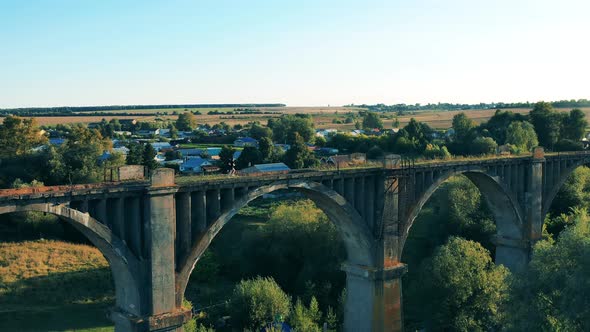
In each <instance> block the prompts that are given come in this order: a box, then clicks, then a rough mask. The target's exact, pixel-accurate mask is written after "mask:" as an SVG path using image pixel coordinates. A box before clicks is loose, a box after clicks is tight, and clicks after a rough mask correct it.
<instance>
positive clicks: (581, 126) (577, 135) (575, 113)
mask: <svg viewBox="0 0 590 332" xmlns="http://www.w3.org/2000/svg"><path fill="white" fill-rule="evenodd" d="M586 127H588V121H586V115H585V114H584V112H582V111H581V110H579V109H577V108H576V109H573V110H571V111H570V113H569V115H568V116H567V117H566V118H565V119H564V123H563V131H562V133H561V139H569V140H572V141H576V142H577V141H579V140H580V139H582V138H583V137H584V133H585V132H586Z"/></svg>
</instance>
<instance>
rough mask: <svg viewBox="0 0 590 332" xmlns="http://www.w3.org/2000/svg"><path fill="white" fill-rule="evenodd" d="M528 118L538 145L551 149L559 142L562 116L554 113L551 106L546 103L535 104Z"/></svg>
mask: <svg viewBox="0 0 590 332" xmlns="http://www.w3.org/2000/svg"><path fill="white" fill-rule="evenodd" d="M529 116H530V118H531V123H532V124H533V126H534V127H535V132H537V137H538V139H539V144H540V145H541V146H544V147H546V148H549V149H553V147H554V145H555V143H557V141H559V138H560V137H559V136H560V133H561V130H562V129H561V128H562V123H563V117H564V116H563V115H562V114H559V113H557V112H555V110H554V109H553V106H551V104H550V103H546V102H538V103H536V104H535V106H534V107H533V109H532V110H531V112H530V113H529Z"/></svg>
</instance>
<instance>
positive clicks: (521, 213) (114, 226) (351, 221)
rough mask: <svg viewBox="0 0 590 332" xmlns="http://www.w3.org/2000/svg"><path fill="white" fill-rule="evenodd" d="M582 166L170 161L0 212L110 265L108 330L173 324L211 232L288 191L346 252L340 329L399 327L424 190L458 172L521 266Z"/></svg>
mask: <svg viewBox="0 0 590 332" xmlns="http://www.w3.org/2000/svg"><path fill="white" fill-rule="evenodd" d="M587 163H590V154H589V153H585V152H579V153H568V154H560V155H544V154H543V151H542V149H541V148H538V149H536V150H535V152H534V153H533V155H532V156H525V157H514V158H513V157H506V158H502V157H498V158H492V159H482V160H471V161H443V162H438V163H434V162H432V163H423V164H417V165H413V166H412V167H402V168H399V167H394V166H393V160H392V159H388V158H386V159H385V161H384V164H383V167H375V168H363V169H348V170H338V171H336V170H329V171H304V172H293V173H288V174H277V175H264V176H238V177H231V178H223V179H219V180H206V181H199V182H194V183H190V184H182V185H178V184H175V181H174V173H173V171H172V170H170V169H158V170H156V171H155V172H154V173H153V174H152V177H151V179H150V181H136V182H125V183H104V184H92V185H75V186H59V187H41V188H26V189H9V190H0V214H2V213H11V212H19V211H42V212H47V213H52V214H55V215H58V216H60V217H62V218H63V219H64V220H66V221H67V222H68V223H70V224H71V225H73V226H74V227H75V228H76V229H78V230H79V231H80V232H82V233H83V234H84V235H85V236H86V237H87V238H88V239H89V240H90V241H91V242H92V243H93V244H94V245H95V246H96V247H98V249H99V250H100V251H101V252H102V253H103V254H104V256H105V257H106V258H107V260H108V261H109V263H110V266H111V270H112V274H113V276H114V281H115V289H116V307H115V308H114V309H113V310H112V312H111V315H110V316H111V318H112V320H113V321H114V322H115V326H116V331H138V332H139V331H181V330H182V328H181V327H180V326H181V325H182V323H183V322H184V321H186V319H187V318H189V317H190V312H188V311H186V310H185V309H183V308H182V306H181V304H182V298H183V296H184V291H185V288H186V286H187V282H188V279H189V276H190V274H191V272H192V270H193V268H194V267H195V265H196V264H198V260H199V258H200V257H201V255H202V254H203V252H204V251H205V250H206V249H207V247H208V246H209V244H210V243H211V241H212V240H213V238H214V237H215V236H216V235H217V234H218V232H219V231H220V230H221V229H222V227H223V226H224V225H225V224H226V223H227V222H229V220H230V219H231V217H232V216H233V215H234V214H235V213H237V212H238V210H239V209H240V208H241V207H243V206H244V205H246V204H247V203H248V202H249V201H251V200H253V199H255V198H257V197H260V196H261V195H264V194H265V193H270V192H272V191H275V190H278V189H287V188H290V189H294V190H297V191H299V192H301V193H303V194H304V195H306V196H307V197H309V198H310V199H311V200H313V201H314V202H315V203H316V204H317V206H318V207H319V208H321V209H322V210H323V211H324V212H325V213H326V215H327V216H328V217H329V219H330V220H331V221H332V222H334V224H335V225H336V227H337V229H338V230H339V232H340V234H341V236H342V239H343V240H344V243H345V246H346V249H347V252H348V259H347V262H346V264H344V265H343V270H344V271H345V272H346V274H347V300H346V306H345V307H346V308H345V322H344V327H345V330H346V331H401V330H402V329H403V328H402V309H401V294H402V291H401V276H402V275H403V274H404V273H405V271H406V266H405V265H404V264H403V263H402V262H401V261H400V260H401V255H402V251H403V247H404V243H405V241H406V238H407V236H408V232H409V230H410V228H411V226H412V223H413V221H414V219H415V218H416V216H417V215H418V213H419V212H420V209H421V208H422V206H423V205H424V204H425V203H426V201H427V200H428V199H429V197H430V196H431V195H432V193H433V192H434V191H435V190H436V189H437V188H438V186H440V184H441V183H443V182H444V181H445V180H447V179H448V178H449V177H451V176H454V175H458V174H463V175H465V176H466V177H468V178H469V179H470V180H471V181H473V183H474V184H475V185H476V186H477V187H478V188H479V190H480V191H481V193H482V196H483V197H484V198H485V199H486V201H487V203H488V204H489V206H490V208H491V210H492V212H493V214H494V216H495V220H496V224H497V234H496V236H495V238H494V243H495V244H496V245H497V248H496V262H497V263H499V264H504V265H506V266H507V267H509V268H510V269H512V270H514V271H518V270H521V269H523V267H525V266H526V264H527V262H528V260H529V256H530V252H531V246H532V245H533V243H534V242H535V241H537V240H539V239H540V238H541V230H542V224H543V219H544V216H545V214H546V213H547V211H548V209H549V206H550V205H551V202H552V200H553V198H554V197H555V195H556V193H557V192H558V190H559V188H560V187H561V185H562V184H563V183H564V181H565V179H566V178H567V176H568V175H569V174H570V173H571V172H572V171H573V170H574V169H575V168H576V167H578V166H580V165H583V164H587Z"/></svg>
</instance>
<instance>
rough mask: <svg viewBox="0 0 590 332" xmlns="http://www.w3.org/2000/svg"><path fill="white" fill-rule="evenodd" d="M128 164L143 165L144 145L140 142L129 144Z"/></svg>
mask: <svg viewBox="0 0 590 332" xmlns="http://www.w3.org/2000/svg"><path fill="white" fill-rule="evenodd" d="M126 162H127V165H143V147H142V146H141V144H139V143H131V144H130V145H129V153H128V154H127V159H126Z"/></svg>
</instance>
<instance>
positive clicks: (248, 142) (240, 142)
mask: <svg viewBox="0 0 590 332" xmlns="http://www.w3.org/2000/svg"><path fill="white" fill-rule="evenodd" d="M234 146H237V147H246V146H254V147H257V146H258V141H257V140H255V139H254V138H252V137H240V138H238V139H237V140H235V141H234Z"/></svg>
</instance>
